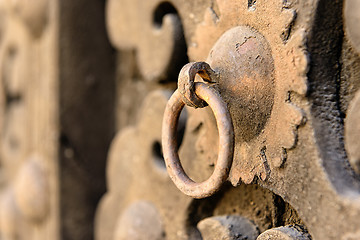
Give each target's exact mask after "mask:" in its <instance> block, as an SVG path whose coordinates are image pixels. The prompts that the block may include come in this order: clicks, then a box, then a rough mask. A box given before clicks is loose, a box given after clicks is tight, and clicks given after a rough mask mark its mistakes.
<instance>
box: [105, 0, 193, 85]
mask: <svg viewBox="0 0 360 240" xmlns="http://www.w3.org/2000/svg"><path fill="white" fill-rule="evenodd" d="M160 3H162V1H160V0H146V1H142V0H110V1H108V4H107V29H108V33H109V37H110V41H111V42H112V44H113V45H114V46H115V47H116V48H117V49H119V50H121V49H135V50H136V52H137V59H138V64H139V68H140V72H141V73H142V75H143V77H144V78H145V79H147V80H149V81H153V80H157V81H160V80H165V79H166V77H167V75H168V74H169V73H171V72H174V71H173V70H177V68H178V69H180V67H181V65H182V63H181V62H180V63H179V66H178V64H177V62H178V61H179V60H181V59H183V58H184V55H185V54H186V49H185V46H184V40H183V33H182V27H181V21H180V19H179V17H178V16H177V14H176V10H175V9H174V8H172V7H171V5H166V6H167V7H164V8H165V10H168V11H169V14H165V15H164V16H163V19H161V20H162V22H161V21H160V22H159V23H154V21H155V20H154V19H155V17H156V10H157V9H158V8H161V7H162V6H164V5H161V4H160ZM154 15H155V16H154ZM160 17H161V16H160ZM124 23H126V24H124Z"/></svg>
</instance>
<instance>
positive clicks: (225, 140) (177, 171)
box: [162, 83, 234, 198]
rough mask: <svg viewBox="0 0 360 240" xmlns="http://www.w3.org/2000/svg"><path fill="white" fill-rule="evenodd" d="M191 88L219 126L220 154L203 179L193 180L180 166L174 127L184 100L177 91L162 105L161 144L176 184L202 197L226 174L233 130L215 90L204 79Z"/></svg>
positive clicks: (189, 192)
mask: <svg viewBox="0 0 360 240" xmlns="http://www.w3.org/2000/svg"><path fill="white" fill-rule="evenodd" d="M194 90H195V91H194V93H195V94H196V96H197V97H199V98H201V99H203V100H204V101H205V102H206V103H207V104H209V106H210V108H211V109H212V111H213V112H214V115H215V119H216V122H217V127H218V129H219V147H218V148H219V155H218V159H217V161H216V163H215V168H214V172H213V174H212V175H211V177H210V178H209V179H207V180H206V181H203V182H201V183H196V182H194V181H192V180H191V179H190V178H189V177H188V176H187V175H186V173H185V172H184V169H183V167H182V166H181V163H180V160H179V156H178V153H177V143H176V130H177V125H178V124H177V122H178V118H179V116H180V112H181V110H182V109H183V107H184V105H185V103H184V102H183V101H182V97H181V94H180V92H179V91H175V92H174V94H173V95H172V96H171V98H170V100H169V102H168V104H167V105H166V108H165V112H164V120H163V127H162V145H163V152H164V159H165V163H166V167H167V169H168V172H169V175H170V177H171V179H172V180H173V182H174V183H175V185H176V186H177V187H178V188H179V189H180V190H181V191H182V192H184V193H185V194H186V195H188V196H191V197H194V198H205V197H209V196H211V195H213V194H214V193H215V192H217V191H219V189H220V187H221V186H222V184H223V183H224V182H225V181H226V180H227V178H228V175H229V171H230V166H231V164H232V160H233V154H234V130H233V125H232V121H231V118H230V114H229V112H228V110H227V106H226V104H225V103H224V102H223V101H222V99H221V97H220V96H219V94H218V93H217V91H216V90H215V89H213V88H212V87H210V86H207V85H205V84H204V83H195V85H194Z"/></svg>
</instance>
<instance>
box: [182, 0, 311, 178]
mask: <svg viewBox="0 0 360 240" xmlns="http://www.w3.org/2000/svg"><path fill="white" fill-rule="evenodd" d="M216 3H217V6H218V9H219V10H218V11H214V9H213V8H209V9H208V11H207V12H206V13H205V16H204V21H203V22H202V23H201V24H200V25H199V26H198V27H197V30H196V33H195V35H194V37H193V40H192V41H193V42H194V44H192V45H190V47H189V57H190V58H191V59H192V60H196V61H203V60H205V59H206V58H207V60H206V61H207V62H209V63H210V66H211V67H212V68H216V67H217V66H218V65H219V62H220V61H219V60H215V61H213V60H212V59H217V58H220V57H219V55H221V54H222V53H221V51H217V50H216V47H217V45H219V46H220V47H221V46H224V44H220V43H219V42H217V43H216V41H221V39H223V38H227V39H230V38H229V36H228V35H229V34H228V35H226V34H227V33H225V34H224V32H226V31H227V30H229V29H231V28H234V27H236V26H242V28H243V29H242V30H241V31H240V32H241V34H239V35H238V36H237V39H230V40H229V41H230V43H229V44H232V45H234V46H233V47H234V49H235V48H236V49H235V50H234V54H232V55H231V56H233V58H237V59H238V65H239V66H229V68H231V69H233V71H238V72H239V73H238V74H236V77H233V78H231V77H230V78H229V77H228V76H225V77H224V80H223V83H221V82H220V84H219V88H220V90H222V92H223V94H224V96H225V98H226V96H228V98H229V99H228V101H227V102H228V104H229V106H230V113H231V114H232V118H233V120H234V119H235V120H234V121H235V132H238V133H237V135H238V138H237V140H236V144H235V153H234V155H235V156H234V162H233V166H232V170H231V173H230V180H231V182H232V184H233V185H237V184H238V183H239V182H240V181H243V182H245V183H251V182H252V181H253V179H254V177H255V176H258V177H259V178H261V179H262V180H265V179H266V178H267V177H268V176H269V174H270V171H271V169H272V168H277V167H280V166H282V165H283V163H284V162H285V160H286V158H287V151H288V150H289V149H292V148H294V147H295V145H296V141H297V128H298V126H299V125H301V124H303V123H304V121H303V120H304V112H303V111H302V110H301V109H300V108H299V107H297V106H296V105H295V104H294V103H293V102H292V101H291V98H292V96H293V95H294V94H298V95H300V96H304V95H305V94H306V92H307V81H306V73H307V71H308V58H307V53H306V51H305V33H304V30H303V29H298V30H296V31H292V29H291V26H292V24H293V23H294V21H295V18H296V12H295V10H294V9H291V8H289V7H288V6H285V5H284V4H285V3H282V2H281V1H276V0H273V1H266V2H265V1H256V7H255V5H251V4H250V5H251V6H249V3H248V2H247V1H234V0H217V1H216ZM229 6H231V7H229ZM269 16H271V17H269ZM246 26H251V28H247V27H246ZM229 31H231V30H229ZM223 34H224V35H223ZM225 35H226V36H225ZM220 36H222V37H220ZM218 39H219V40H218ZM236 41H238V42H236ZM232 45H229V46H232ZM212 46H214V47H213V48H212ZM223 52H224V53H225V54H227V53H228V52H229V50H227V51H223ZM208 54H209V55H208ZM212 61H213V63H212ZM242 61H243V62H242ZM212 64H213V65H212ZM247 64H248V65H249V66H248V65H247ZM218 68H219V69H218V70H219V71H220V72H221V69H222V67H221V66H220V65H219V67H218ZM234 69H236V70H234ZM221 74H222V73H220V76H221ZM256 74H258V76H256ZM234 76H235V75H234ZM260 76H261V77H260ZM257 78H259V79H260V80H259V79H257ZM220 79H221V78H220ZM263 79H268V80H267V84H263V85H261V81H264V80H263ZM239 86H241V87H239ZM272 86H273V87H272ZM271 94H272V96H271ZM234 96H236V97H239V99H238V100H237V101H238V103H233V102H234V101H233V100H232V99H233V98H234ZM266 98H268V99H266ZM266 106H268V107H267V108H266ZM239 109H240V110H239ZM242 109H244V110H242ZM284 113H286V114H284ZM241 116H243V117H241ZM254 129H257V130H256V131H255V132H254ZM201 141H202V140H201Z"/></svg>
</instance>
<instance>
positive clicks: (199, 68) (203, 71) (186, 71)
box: [178, 62, 219, 108]
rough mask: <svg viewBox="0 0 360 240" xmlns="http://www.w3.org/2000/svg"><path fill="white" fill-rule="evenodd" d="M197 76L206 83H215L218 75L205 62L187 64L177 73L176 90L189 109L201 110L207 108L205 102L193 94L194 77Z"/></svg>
mask: <svg viewBox="0 0 360 240" xmlns="http://www.w3.org/2000/svg"><path fill="white" fill-rule="evenodd" d="M197 74H198V75H199V76H200V77H201V78H202V80H203V81H205V82H208V83H216V82H217V80H218V77H219V75H218V73H217V72H215V71H214V70H213V69H212V68H211V67H210V65H209V64H208V63H206V62H191V63H188V64H186V65H185V66H184V67H183V68H182V69H181V71H180V73H179V78H178V90H179V91H180V93H181V97H182V100H183V102H184V103H185V104H186V105H187V106H189V107H193V108H203V107H206V106H207V103H206V101H204V100H202V99H201V98H199V97H198V96H196V94H195V76H196V75H197Z"/></svg>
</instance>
